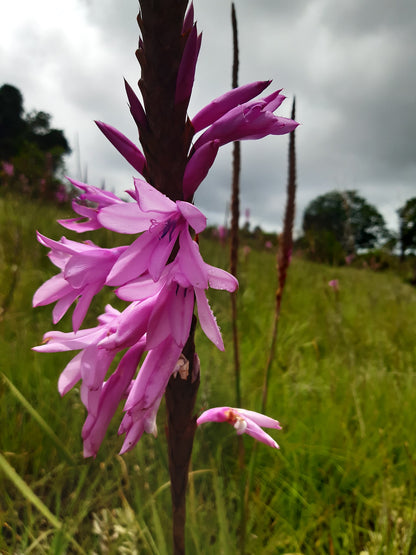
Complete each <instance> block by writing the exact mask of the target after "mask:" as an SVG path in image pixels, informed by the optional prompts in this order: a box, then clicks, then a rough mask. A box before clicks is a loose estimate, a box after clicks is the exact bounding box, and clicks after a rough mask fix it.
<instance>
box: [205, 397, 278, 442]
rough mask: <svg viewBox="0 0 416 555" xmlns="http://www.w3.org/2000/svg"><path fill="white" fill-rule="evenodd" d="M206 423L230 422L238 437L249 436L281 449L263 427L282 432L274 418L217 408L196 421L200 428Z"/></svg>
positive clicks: (250, 411)
mask: <svg viewBox="0 0 416 555" xmlns="http://www.w3.org/2000/svg"><path fill="white" fill-rule="evenodd" d="M205 422H228V423H229V424H232V425H233V426H234V428H235V429H236V431H237V434H238V435H241V434H244V433H245V434H248V435H250V436H251V437H254V439H257V441H261V442H262V443H265V444H266V445H269V446H270V447H274V448H275V449H279V446H278V444H277V443H276V442H275V440H274V439H273V438H272V437H271V436H269V434H266V432H264V431H263V430H262V427H264V428H274V429H275V430H281V429H282V427H281V426H280V424H279V422H278V421H277V420H273V418H269V417H268V416H264V414H260V413H259V412H254V411H252V410H245V409H233V408H230V407H217V408H213V409H209V410H207V411H205V412H203V413H202V414H201V416H200V417H199V418H198V419H197V421H196V423H197V425H198V426H199V425H200V424H204V423H205Z"/></svg>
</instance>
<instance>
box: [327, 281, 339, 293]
mask: <svg viewBox="0 0 416 555" xmlns="http://www.w3.org/2000/svg"><path fill="white" fill-rule="evenodd" d="M328 285H329V287H332V289H333V290H334V291H339V282H338V280H337V279H331V281H328Z"/></svg>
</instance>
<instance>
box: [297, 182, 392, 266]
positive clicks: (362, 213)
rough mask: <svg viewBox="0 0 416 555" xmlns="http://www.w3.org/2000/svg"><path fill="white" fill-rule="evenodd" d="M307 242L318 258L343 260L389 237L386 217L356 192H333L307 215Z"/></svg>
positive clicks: (317, 201) (309, 208)
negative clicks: (346, 256) (348, 255)
mask: <svg viewBox="0 0 416 555" xmlns="http://www.w3.org/2000/svg"><path fill="white" fill-rule="evenodd" d="M302 226H303V232H304V238H303V243H304V244H306V245H307V246H308V250H309V254H310V255H311V256H312V258H313V259H314V260H317V261H321V262H329V263H339V259H341V258H343V256H341V253H342V254H343V255H344V256H345V255H346V254H351V253H354V252H356V251H357V250H360V249H372V248H375V247H376V246H379V245H380V244H381V242H382V241H384V240H386V239H388V237H389V234H388V232H387V229H386V225H385V222H384V219H383V217H382V216H381V214H380V213H379V212H378V211H377V209H376V208H375V207H374V206H372V205H370V204H369V203H368V202H367V201H366V200H365V199H363V198H362V197H360V196H359V195H358V194H357V192H356V191H331V192H329V193H326V194H325V195H321V196H319V197H317V198H316V199H314V200H313V201H312V202H311V203H309V205H308V206H307V207H306V209H305V212H304V215H303V224H302Z"/></svg>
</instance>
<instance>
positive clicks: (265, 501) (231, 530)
mask: <svg viewBox="0 0 416 555" xmlns="http://www.w3.org/2000/svg"><path fill="white" fill-rule="evenodd" d="M68 215H69V214H68ZM56 217H65V215H64V214H62V213H59V214H57V209H56V208H53V207H47V206H40V205H37V204H28V203H25V202H22V201H17V200H4V199H0V276H1V283H2V286H1V291H0V307H1V309H0V310H1V314H0V328H1V334H0V370H1V372H2V373H3V374H4V376H5V377H6V378H2V379H0V400H1V402H0V492H1V493H0V520H1V531H2V536H1V539H0V553H7V554H8V553H10V554H28V553H33V554H43V553H45V554H49V553H53V554H64V553H87V554H94V553H96V554H108V553H109V554H118V553H120V554H134V553H137V554H142V553H143V554H168V553H170V545H171V540H170V492H169V482H168V480H169V477H168V463H167V453H166V442H165V438H164V408H163V406H162V408H161V411H160V413H159V417H158V423H159V438H158V439H156V440H155V439H154V438H153V437H152V436H150V437H149V436H146V437H144V438H143V439H142V440H141V441H140V443H139V445H138V446H137V448H135V449H134V450H133V451H132V452H129V453H127V454H126V455H124V456H123V457H120V456H119V455H118V454H117V453H118V450H119V448H120V446H121V443H122V441H121V438H119V437H117V434H116V430H117V427H118V422H114V423H113V425H112V426H111V429H110V430H109V432H108V434H107V436H106V439H105V441H104V443H103V446H102V448H101V450H100V452H99V454H98V456H97V458H96V459H88V460H84V459H83V458H82V444H81V437H80V433H81V427H82V423H83V420H84V418H85V413H84V408H83V406H82V404H81V402H80V400H79V395H78V391H76V390H73V391H71V392H70V393H69V394H68V395H67V396H66V397H65V398H63V399H61V398H60V397H59V395H58V392H57V387H56V386H57V379H58V376H59V374H60V371H61V370H62V369H63V367H64V365H65V364H66V362H67V361H68V360H69V359H70V358H71V356H72V355H71V353H69V354H67V353H62V354H53V355H46V354H39V353H35V352H33V351H31V347H32V346H34V345H36V344H38V343H39V342H40V341H41V338H42V335H43V333H44V332H45V331H47V330H49V329H51V328H52V324H51V307H42V308H38V309H35V310H33V309H32V308H31V298H32V295H33V293H34V291H35V290H36V288H37V287H38V286H39V285H40V284H41V283H42V282H43V281H44V280H45V279H47V278H48V277H51V276H52V275H53V274H54V273H55V269H54V267H53V266H52V264H51V263H50V262H49V260H48V258H47V257H46V252H47V250H46V249H45V248H43V247H41V246H39V245H38V244H37V243H36V238H35V229H39V230H40V231H41V232H42V233H44V234H45V235H48V236H50V237H53V238H55V239H57V238H59V237H60V236H61V235H63V234H66V235H67V236H71V235H70V234H68V233H65V231H66V230H63V228H60V227H59V226H58V225H57V224H55V223H54V220H55V219H56ZM92 237H93V238H94V240H96V242H97V243H98V244H100V245H103V246H104V245H107V246H108V245H110V244H111V240H112V238H111V237H110V235H109V234H106V233H104V232H97V233H96V236H92ZM201 251H202V254H203V256H204V257H205V258H206V259H207V260H208V261H209V262H211V263H213V264H218V265H222V266H223V267H227V258H228V251H227V250H226V249H222V248H221V247H220V246H219V245H217V244H215V243H213V242H212V241H204V239H203V238H202V239H201ZM275 274H276V272H275V256H274V254H273V253H271V252H263V251H261V250H259V249H257V250H256V249H253V250H252V251H251V253H250V254H249V256H248V258H247V260H245V261H243V260H241V262H240V276H239V278H240V293H239V328H240V341H241V361H242V396H243V400H244V406H245V407H246V408H251V409H254V410H258V409H259V408H260V405H261V392H262V383H263V371H264V367H265V364H266V360H267V354H268V346H269V343H270V332H271V326H272V319H273V306H274V292H275V288H276V275H275ZM334 278H336V279H338V280H339V284H340V291H339V294H338V295H336V294H335V292H334V291H333V290H332V289H331V288H330V287H329V286H328V281H329V280H330V279H334ZM110 299H111V296H110V294H109V293H104V294H102V295H100V296H99V298H98V299H97V302H96V303H95V304H94V306H93V310H92V312H91V314H90V316H89V317H88V320H87V322H86V323H85V324H84V325H85V326H90V325H95V317H96V315H98V314H99V313H100V312H101V311H102V307H103V306H104V303H105V302H108V301H109V300H110ZM210 299H211V301H212V305H213V309H214V312H215V313H216V316H217V319H218V321H219V323H220V325H221V328H222V332H223V335H224V341H225V345H226V352H225V353H220V352H219V351H217V350H216V349H215V347H214V346H213V345H212V344H210V343H209V341H208V340H207V339H206V338H205V337H204V336H203V335H202V334H201V333H200V332H199V331H198V333H197V350H198V353H199V355H200V358H201V372H202V375H201V387H200V391H199V396H198V406H197V409H198V412H200V411H201V410H202V409H203V408H208V407H212V406H219V405H231V406H233V405H234V398H235V393H234V378H233V360H232V343H231V325H230V316H229V315H230V302H229V298H228V294H227V293H224V292H216V291H214V292H212V293H210ZM69 326H70V319H69V318H66V319H65V321H64V322H63V324H62V325H60V329H69ZM415 330H416V290H415V289H414V288H412V287H411V286H409V285H407V284H405V283H403V281H402V280H401V279H400V278H399V277H398V276H396V275H393V274H391V273H375V272H372V271H370V270H358V269H354V268H350V267H343V268H331V267H327V266H322V265H317V264H313V263H310V262H306V261H304V260H301V259H297V258H296V257H295V258H294V260H293V263H292V266H291V268H290V270H289V278H288V283H287V288H286V290H285V296H284V299H283V306H282V314H281V320H280V324H279V340H278V349H277V354H276V359H275V361H274V364H273V368H272V376H271V381H270V390H269V401H268V414H269V415H270V416H272V417H274V418H277V419H278V420H280V422H281V424H282V425H283V431H282V432H277V433H273V436H274V438H275V439H276V440H277V441H278V443H279V444H280V446H281V449H280V451H274V450H271V449H270V448H268V447H266V446H264V445H262V444H259V445H257V448H256V450H255V459H254V460H255V465H254V468H253V485H252V488H251V492H250V495H249V500H248V512H247V523H246V528H247V537H246V552H247V553H248V554H260V553H261V554H285V553H287V554H289V553H290V554H294V553H297V554H300V553H302V554H320V553H322V554H327V553H329V554H344V553H352V554H355V553H357V554H359V553H360V552H366V553H369V554H378V553H380V554H386V553H391V554H412V553H415V552H416V527H415V526H416V505H415V488H416V454H415V447H414V446H415V438H414V432H413V431H412V430H414V428H413V425H414V422H415V417H414V413H415V407H416V372H415V370H416V343H415ZM120 412H121V411H120ZM253 444H254V441H253V440H252V439H251V438H250V437H244V447H245V466H244V467H243V468H240V467H239V464H238V460H237V459H238V457H237V452H238V441H237V436H236V435H235V433H234V431H233V429H232V428H231V427H229V426H226V425H219V424H211V425H206V426H205V427H202V428H201V429H199V430H197V435H196V439H195V447H194V452H193V459H192V469H191V474H190V484H189V491H188V519H187V549H188V551H187V552H188V553H189V554H190V555H193V554H201V555H203V554H211V553H212V554H224V555H228V554H234V553H238V549H237V547H236V546H237V545H238V542H239V537H240V534H241V531H240V518H239V513H240V510H241V492H242V489H243V487H244V485H245V483H246V480H247V474H248V469H249V466H250V461H251V460H253V459H252V456H253Z"/></svg>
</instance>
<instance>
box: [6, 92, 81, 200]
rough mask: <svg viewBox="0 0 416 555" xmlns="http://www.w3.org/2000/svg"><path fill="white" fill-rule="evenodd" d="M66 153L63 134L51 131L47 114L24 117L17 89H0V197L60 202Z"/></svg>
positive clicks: (40, 112)
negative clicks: (8, 196)
mask: <svg viewBox="0 0 416 555" xmlns="http://www.w3.org/2000/svg"><path fill="white" fill-rule="evenodd" d="M70 152H71V149H70V147H69V144H68V141H67V140H66V138H65V135H64V133H63V131H61V130H60V129H54V128H52V127H51V116H50V114H48V113H46V112H43V111H32V112H29V113H25V112H24V107H23V96H22V93H21V92H20V91H19V89H17V88H16V87H14V86H13V85H9V84H5V85H3V86H2V87H0V194H2V193H5V192H11V193H19V194H25V195H27V196H29V197H31V198H43V199H51V200H58V201H59V200H64V197H65V195H66V190H65V187H64V185H63V183H62V181H61V179H60V177H61V176H62V173H63V169H64V156H65V155H66V154H69V153H70Z"/></svg>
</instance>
